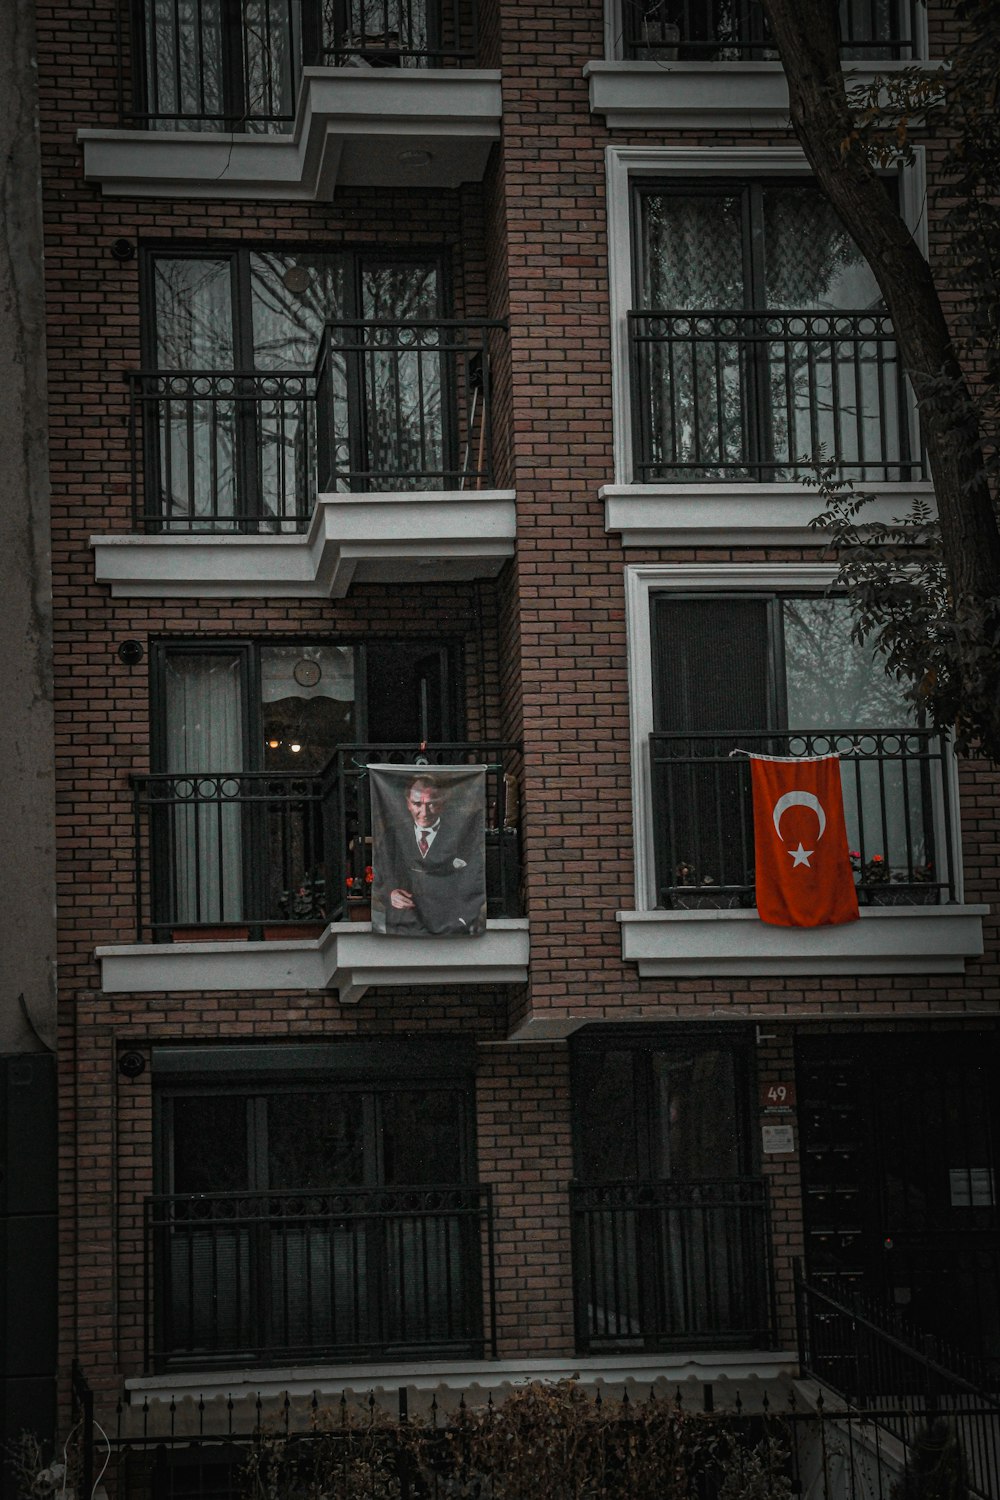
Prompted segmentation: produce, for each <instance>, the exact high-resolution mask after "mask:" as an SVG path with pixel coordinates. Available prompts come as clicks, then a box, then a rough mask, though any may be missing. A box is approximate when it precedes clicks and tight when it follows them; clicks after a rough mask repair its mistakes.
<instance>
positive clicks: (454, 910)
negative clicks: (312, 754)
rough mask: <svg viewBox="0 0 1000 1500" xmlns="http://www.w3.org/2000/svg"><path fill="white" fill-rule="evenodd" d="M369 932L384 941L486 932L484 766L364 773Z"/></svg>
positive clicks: (387, 769) (372, 769)
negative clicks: (369, 856) (366, 782)
mask: <svg viewBox="0 0 1000 1500" xmlns="http://www.w3.org/2000/svg"><path fill="white" fill-rule="evenodd" d="M368 780H369V784H370V786H371V810H372V887H371V891H372V928H373V930H374V931H375V932H381V933H385V935H386V936H387V937H480V936H481V935H482V934H483V933H484V932H485V931H486V767H485V766H386V765H378V766H369V767H368Z"/></svg>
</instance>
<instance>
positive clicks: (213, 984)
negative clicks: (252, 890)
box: [96, 917, 528, 1005]
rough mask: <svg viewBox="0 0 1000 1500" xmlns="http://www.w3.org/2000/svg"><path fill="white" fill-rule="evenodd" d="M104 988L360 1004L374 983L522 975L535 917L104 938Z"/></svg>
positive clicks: (516, 978)
mask: <svg viewBox="0 0 1000 1500" xmlns="http://www.w3.org/2000/svg"><path fill="white" fill-rule="evenodd" d="M96 957H97V959H98V960H99V962H100V965H101V988H102V989H103V990H104V992H105V994H109V995H120V994H125V993H129V994H137V995H143V994H151V993H156V994H162V993H167V992H169V993H180V992H183V993H188V992H191V991H208V990H212V991H224V992H229V991H234V990H236V991H243V992H246V991H250V990H336V991H337V992H338V993H339V996H340V1002H341V1004H342V1005H353V1004H355V1003H356V1002H357V1001H358V1000H360V999H361V997H362V996H363V995H364V993H365V991H366V990H368V989H371V988H373V987H375V986H379V987H382V986H394V987H401V986H405V987H406V988H410V987H411V986H413V985H419V986H422V987H427V986H429V985H433V986H434V987H435V988H438V989H440V988H442V987H444V986H447V985H456V984H462V985H469V984H523V983H524V982H525V980H526V979H527V977H528V921H527V918H526V917H517V918H500V919H497V920H496V921H491V922H489V923H488V924H487V928H486V931H485V932H484V933H483V935H482V937H478V938H454V937H428V938H398V937H386V936H385V935H384V934H382V933H378V932H373V931H372V926H371V923H370V922H331V924H330V926H329V927H327V928H326V930H325V931H324V932H322V933H321V934H320V936H319V937H316V938H304V939H296V940H288V941H274V942H261V943H248V942H233V943H229V942H202V943H122V944H115V945H114V946H113V947H107V948H98V949H97V950H96Z"/></svg>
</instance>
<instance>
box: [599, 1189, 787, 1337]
mask: <svg viewBox="0 0 1000 1500" xmlns="http://www.w3.org/2000/svg"><path fill="white" fill-rule="evenodd" d="M570 1201H571V1211H572V1216H573V1287H574V1296H575V1308H576V1339H577V1348H578V1350H579V1351H580V1352H581V1353H590V1352H591V1351H592V1350H601V1349H615V1348H620V1349H637V1348H642V1349H665V1348H678V1347H682V1346H685V1345H687V1346H692V1347H693V1346H696V1345H698V1344H711V1345H715V1346H719V1345H721V1344H729V1345H732V1346H740V1347H744V1348H762V1347H767V1346H768V1345H769V1344H770V1342H771V1314H770V1295H769V1272H768V1265H769V1257H768V1248H767V1198H766V1193H765V1185H764V1183H763V1181H761V1180H760V1179H757V1178H734V1179H731V1180H728V1181H716V1182H649V1181H634V1182H612V1183H602V1184H587V1185H585V1184H579V1183H577V1184H573V1185H572V1186H571V1188H570Z"/></svg>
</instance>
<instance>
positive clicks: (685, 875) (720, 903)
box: [667, 859, 752, 911]
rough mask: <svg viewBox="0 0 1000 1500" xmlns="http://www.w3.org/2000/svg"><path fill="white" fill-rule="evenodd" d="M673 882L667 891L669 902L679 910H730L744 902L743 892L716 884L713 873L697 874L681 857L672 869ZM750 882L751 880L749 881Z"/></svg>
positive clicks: (688, 862)
mask: <svg viewBox="0 0 1000 1500" xmlns="http://www.w3.org/2000/svg"><path fill="white" fill-rule="evenodd" d="M674 876H675V883H674V885H672V886H670V888H669V890H668V891H667V896H668V899H669V904H670V905H671V906H672V907H674V908H675V909H677V910H680V911H730V910H732V909H734V908H736V907H741V906H743V904H744V898H743V892H742V891H740V890H733V889H732V888H731V887H728V888H723V887H722V886H720V885H718V884H717V882H716V879H715V876H714V875H702V876H699V874H698V871H697V870H696V869H695V867H694V865H693V864H691V863H690V861H688V860H686V859H682V860H681V861H680V863H679V864H678V865H677V868H676V869H675V871H674ZM751 883H752V882H751Z"/></svg>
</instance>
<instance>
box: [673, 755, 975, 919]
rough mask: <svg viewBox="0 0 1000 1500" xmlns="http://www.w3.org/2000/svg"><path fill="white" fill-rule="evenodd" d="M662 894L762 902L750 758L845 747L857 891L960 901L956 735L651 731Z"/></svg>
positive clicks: (879, 900) (908, 901) (683, 902)
mask: <svg viewBox="0 0 1000 1500" xmlns="http://www.w3.org/2000/svg"><path fill="white" fill-rule="evenodd" d="M649 746H650V786H651V795H652V813H653V847H654V857H655V867H656V888H657V898H658V904H660V905H662V906H666V907H675V908H682V909H689V908H697V907H715V908H718V907H723V908H724V907H752V906H753V905H754V837H753V798H752V794H751V786H750V765H749V762H748V760H747V758H746V757H745V756H738V757H735V758H734V757H733V756H732V752H733V751H734V750H736V749H743V750H749V751H752V752H755V753H758V754H762V755H801V756H809V755H829V754H833V753H839V754H840V755H841V756H842V757H843V759H842V761H841V784H842V788H843V793H844V813H845V818H846V823H847V835H848V846H849V851H850V855H851V863H852V866H853V868H854V872H855V883H856V885H857V889H858V899H859V901H860V902H861V903H862V904H867V905H869V906H914V905H936V904H938V903H940V902H946V901H954V899H955V873H954V869H953V865H952V832H951V802H950V796H949V780H948V757H949V754H950V751H949V749H948V744H947V740H946V737H945V736H944V735H943V734H941V733H939V732H938V731H936V730H931V729H917V728H915V727H914V728H908V729H823V730H791V729H784V730H772V731H769V732H768V733H766V734H765V733H761V732H759V731H757V732H754V733H752V734H742V733H740V732H738V731H735V730H734V731H732V732H728V733H725V734H673V733H672V734H659V733H657V734H651V735H650V737H649Z"/></svg>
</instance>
